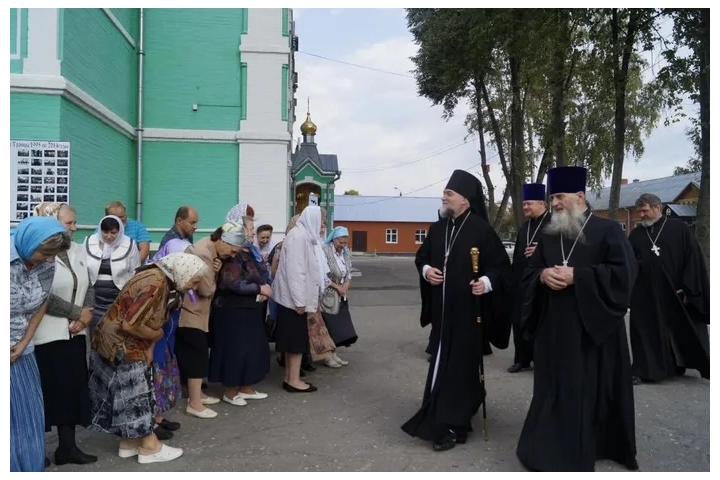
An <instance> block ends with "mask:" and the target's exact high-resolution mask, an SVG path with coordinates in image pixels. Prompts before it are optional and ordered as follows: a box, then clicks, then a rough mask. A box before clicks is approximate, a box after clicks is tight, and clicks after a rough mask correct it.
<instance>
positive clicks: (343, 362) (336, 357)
mask: <svg viewBox="0 0 720 480" xmlns="http://www.w3.org/2000/svg"><path fill="white" fill-rule="evenodd" d="M332 359H333V360H335V361H336V362H337V363H339V364H340V365H342V366H343V367H344V366H345V365H347V364H348V363H350V362H348V361H347V360H343V359H342V358H340V357H338V355H337V353H335V352H333V356H332Z"/></svg>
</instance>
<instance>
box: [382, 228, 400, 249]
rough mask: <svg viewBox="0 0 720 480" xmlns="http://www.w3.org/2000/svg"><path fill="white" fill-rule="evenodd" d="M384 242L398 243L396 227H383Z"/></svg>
mask: <svg viewBox="0 0 720 480" xmlns="http://www.w3.org/2000/svg"><path fill="white" fill-rule="evenodd" d="M393 236H394V237H395V240H393ZM385 243H388V244H393V245H394V244H397V243H398V231H397V228H386V229H385Z"/></svg>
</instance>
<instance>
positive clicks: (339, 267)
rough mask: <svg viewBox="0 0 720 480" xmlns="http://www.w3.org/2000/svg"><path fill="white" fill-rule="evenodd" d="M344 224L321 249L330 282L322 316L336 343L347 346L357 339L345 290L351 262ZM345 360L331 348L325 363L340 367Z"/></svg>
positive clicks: (350, 272)
mask: <svg viewBox="0 0 720 480" xmlns="http://www.w3.org/2000/svg"><path fill="white" fill-rule="evenodd" d="M349 235H350V234H349V233H348V230H347V228H345V227H335V228H334V229H333V230H332V232H330V235H328V237H327V240H325V246H324V247H323V251H324V253H325V258H326V259H327V262H328V267H329V268H330V273H329V277H330V286H329V287H328V289H327V290H326V292H325V295H324V296H323V302H322V304H323V305H322V306H323V319H324V320H325V325H326V326H327V329H328V332H330V336H331V337H332V339H333V342H335V345H336V346H337V347H349V346H350V345H352V344H353V343H355V342H357V339H358V336H357V333H355V327H354V325H353V322H352V317H350V308H349V307H348V301H347V293H348V290H349V289H350V280H351V279H352V262H351V260H350V253H349V251H348V248H347V241H348V237H349ZM347 364H348V362H347V361H346V360H343V359H342V358H340V357H339V356H338V355H337V351H335V352H333V355H332V357H330V358H328V359H326V360H325V365H327V366H328V367H331V368H340V367H342V366H345V365H347Z"/></svg>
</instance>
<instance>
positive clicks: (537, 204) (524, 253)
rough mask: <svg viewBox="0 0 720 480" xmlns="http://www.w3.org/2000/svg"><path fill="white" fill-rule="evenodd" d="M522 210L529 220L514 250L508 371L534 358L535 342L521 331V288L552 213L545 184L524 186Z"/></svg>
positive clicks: (523, 225) (524, 365)
mask: <svg viewBox="0 0 720 480" xmlns="http://www.w3.org/2000/svg"><path fill="white" fill-rule="evenodd" d="M523 213H524V214H525V218H526V219H527V220H526V221H525V223H523V224H522V226H521V227H520V231H519V232H518V234H517V238H516V239H515V251H514V252H513V262H512V270H513V291H514V293H513V298H514V299H515V301H514V302H513V316H512V322H513V329H512V330H513V344H514V345H515V357H514V361H513V364H512V365H511V366H510V368H508V372H510V373H517V372H519V371H521V370H524V369H527V368H530V363H531V362H532V359H533V353H532V342H531V341H529V340H528V339H526V338H525V337H524V336H523V335H522V333H521V331H520V319H521V314H522V303H523V302H522V300H523V297H524V296H525V291H524V290H523V288H522V286H523V285H522V278H523V273H524V272H525V267H526V266H527V263H528V258H530V255H532V253H533V252H534V251H535V248H537V244H538V242H539V241H540V237H541V236H542V228H543V227H544V226H545V225H547V222H549V219H550V213H549V212H548V209H547V204H546V203H545V185H543V184H542V183H526V184H525V185H523Z"/></svg>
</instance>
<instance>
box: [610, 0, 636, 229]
mask: <svg viewBox="0 0 720 480" xmlns="http://www.w3.org/2000/svg"><path fill="white" fill-rule="evenodd" d="M637 22H638V14H637V12H636V10H630V19H629V20H628V24H627V32H626V34H625V38H624V41H623V42H622V47H621V45H620V15H619V13H618V9H617V8H613V10H612V20H611V22H610V24H611V28H612V42H613V43H612V46H613V51H612V55H613V58H612V65H613V84H614V87H615V152H614V158H613V173H612V180H611V183H610V204H609V215H610V218H612V219H613V220H617V218H618V209H619V207H620V188H621V181H622V175H623V164H624V162H625V120H626V112H625V97H626V89H627V81H628V68H629V66H630V55H631V54H632V52H633V50H634V48H635V33H636V29H637Z"/></svg>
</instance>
